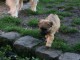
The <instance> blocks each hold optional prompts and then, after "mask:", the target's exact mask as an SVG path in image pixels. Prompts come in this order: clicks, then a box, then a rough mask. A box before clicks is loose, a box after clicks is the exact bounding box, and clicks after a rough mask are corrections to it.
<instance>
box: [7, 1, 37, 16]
mask: <svg viewBox="0 0 80 60" xmlns="http://www.w3.org/2000/svg"><path fill="white" fill-rule="evenodd" d="M29 3H30V6H31V7H30V8H31V10H32V11H36V6H37V3H38V0H29ZM6 4H7V5H8V6H9V8H10V11H9V12H8V13H10V14H11V16H13V17H18V12H19V11H20V10H21V9H22V7H23V0H6Z"/></svg>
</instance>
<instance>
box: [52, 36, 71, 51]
mask: <svg viewBox="0 0 80 60" xmlns="http://www.w3.org/2000/svg"><path fill="white" fill-rule="evenodd" d="M52 48H53V49H58V50H62V51H64V52H65V51H72V48H71V47H70V46H69V45H68V44H67V43H66V42H65V41H64V40H63V39H61V38H57V37H56V38H55V39H54V41H53V44H52Z"/></svg>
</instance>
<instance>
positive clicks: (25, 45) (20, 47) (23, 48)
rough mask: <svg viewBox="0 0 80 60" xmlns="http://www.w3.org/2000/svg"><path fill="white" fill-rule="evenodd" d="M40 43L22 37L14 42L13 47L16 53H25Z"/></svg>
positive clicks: (39, 41)
mask: <svg viewBox="0 0 80 60" xmlns="http://www.w3.org/2000/svg"><path fill="white" fill-rule="evenodd" d="M39 43H41V40H38V39H36V38H33V37H31V36H24V37H21V38H20V39H18V40H16V41H15V42H14V45H13V46H14V47H15V49H16V50H17V51H18V52H23V53H25V52H27V51H30V50H32V49H33V48H34V47H35V46H37V45H38V44H39Z"/></svg>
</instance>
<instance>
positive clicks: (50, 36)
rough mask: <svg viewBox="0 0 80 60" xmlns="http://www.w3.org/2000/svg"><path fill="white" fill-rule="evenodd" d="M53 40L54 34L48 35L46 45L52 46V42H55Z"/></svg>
mask: <svg viewBox="0 0 80 60" xmlns="http://www.w3.org/2000/svg"><path fill="white" fill-rule="evenodd" d="M53 40H54V35H47V37H46V41H47V42H46V46H47V47H51V45H52V43H53Z"/></svg>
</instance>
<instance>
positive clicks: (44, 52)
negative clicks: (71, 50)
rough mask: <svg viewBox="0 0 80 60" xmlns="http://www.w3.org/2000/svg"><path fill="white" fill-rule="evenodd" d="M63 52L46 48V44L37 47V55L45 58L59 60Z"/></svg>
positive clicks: (46, 59)
mask: <svg viewBox="0 0 80 60" xmlns="http://www.w3.org/2000/svg"><path fill="white" fill-rule="evenodd" d="M61 54H62V51H58V50H53V49H46V47H45V46H41V47H38V48H36V55H37V56H38V57H40V58H42V59H45V60H58V57H59V56H60V55H61Z"/></svg>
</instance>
